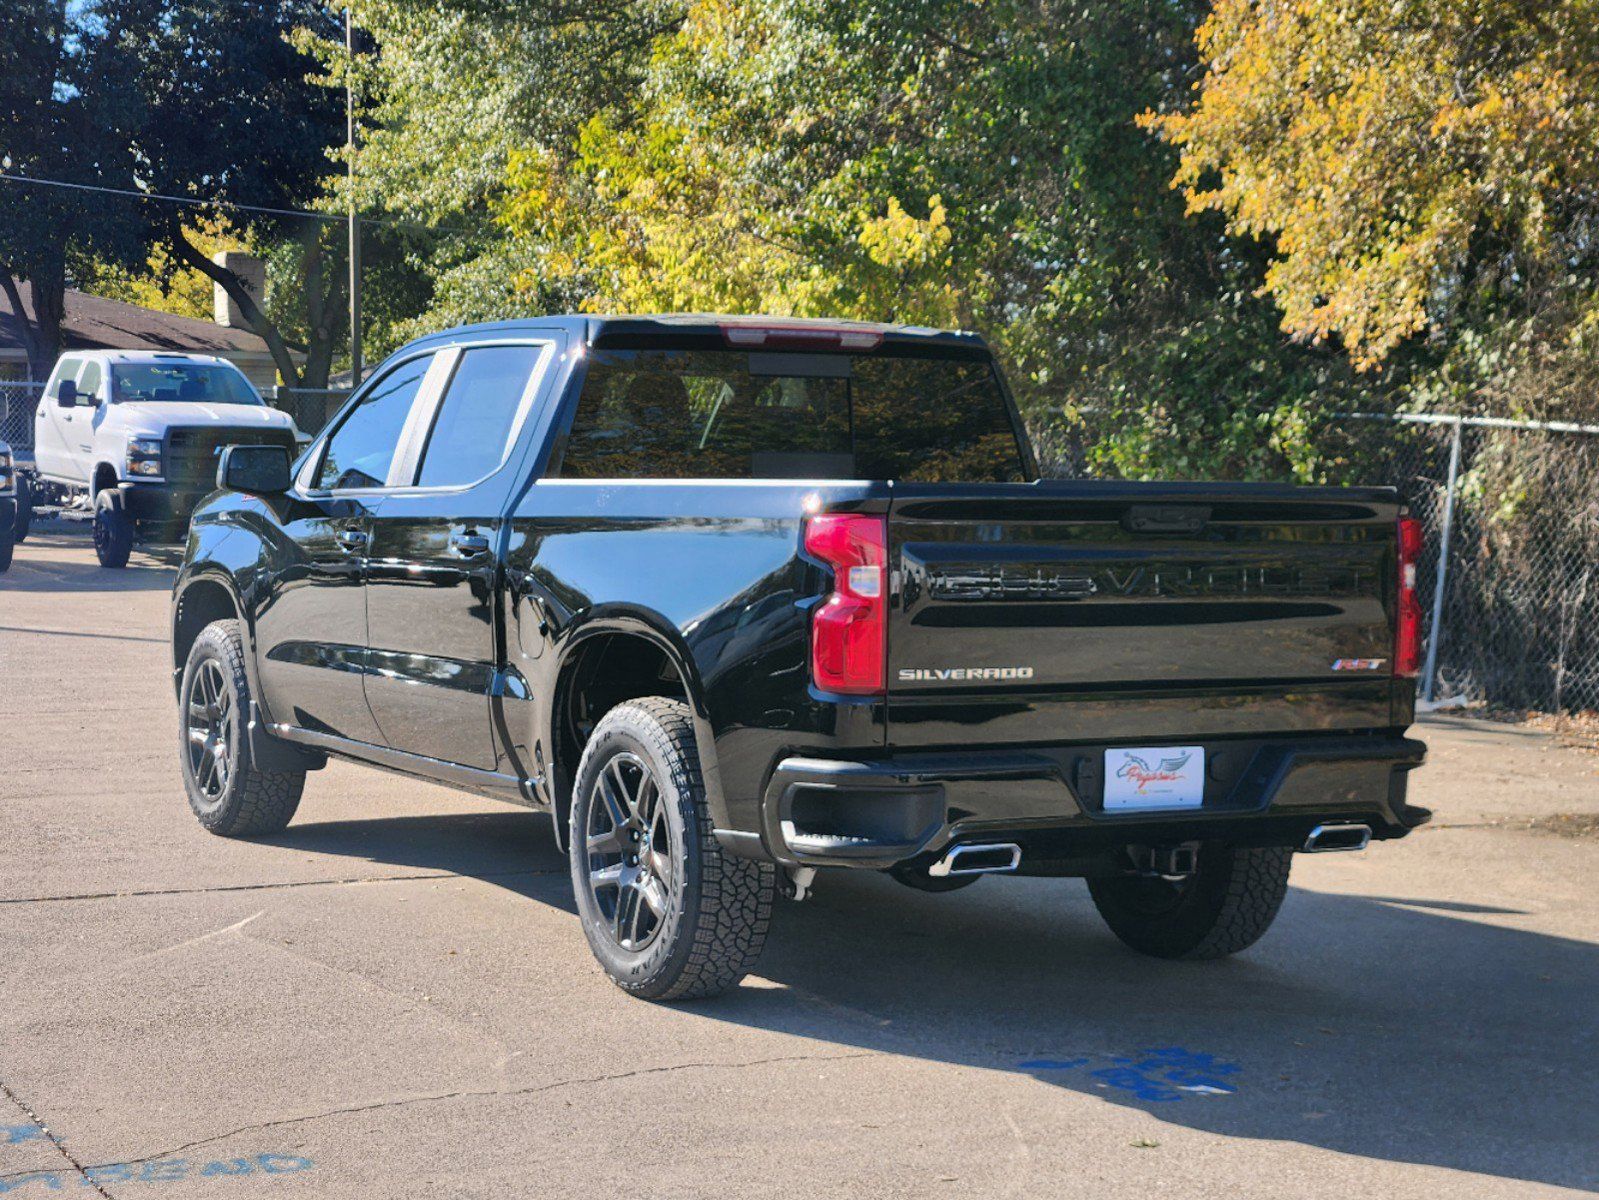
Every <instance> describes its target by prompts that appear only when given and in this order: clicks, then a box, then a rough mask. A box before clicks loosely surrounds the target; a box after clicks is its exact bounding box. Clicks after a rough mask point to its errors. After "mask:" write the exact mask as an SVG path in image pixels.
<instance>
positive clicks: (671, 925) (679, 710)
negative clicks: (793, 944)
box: [570, 696, 776, 1000]
mask: <svg viewBox="0 0 1599 1200" xmlns="http://www.w3.org/2000/svg"><path fill="white" fill-rule="evenodd" d="M570 838H571V840H570V846H571V865H572V888H573V892H574V894H575V896H576V899H577V910H578V915H579V917H580V918H581V919H582V922H583V933H584V935H585V936H586V937H587V938H588V942H589V947H590V948H591V949H592V950H593V951H594V957H595V958H597V959H599V961H600V965H601V966H602V967H604V968H605V971H606V973H607V974H608V975H610V977H611V979H612V980H613V981H615V983H616V984H617V985H618V986H619V987H621V988H622V989H623V990H624V991H627V992H630V993H632V994H633V995H635V996H641V997H644V998H645V999H649V1000H687V999H693V998H696V997H701V996H713V995H716V994H717V993H719V992H722V991H725V990H727V989H728V988H731V987H733V986H735V985H736V984H737V983H738V981H739V980H740V979H742V978H743V977H744V975H745V974H746V973H747V972H748V971H749V970H750V969H751V968H752V967H753V966H754V965H755V960H756V959H757V958H758V957H759V956H760V953H761V947H762V946H763V945H764V943H765V941H766V930H767V925H768V924H769V922H770V921H771V916H772V899H773V893H774V890H775V882H776V873H775V871H774V869H773V867H772V866H771V865H770V864H769V863H757V862H751V861H748V860H746V859H740V858H734V857H732V856H731V855H728V854H726V853H725V852H724V851H723V850H722V848H721V845H720V844H719V843H718V842H717V840H716V838H715V836H714V835H713V834H712V832H711V819H710V814H709V812H708V811H707V810H706V806H705V785H704V782H703V780H702V778H701V775H700V762H699V753H698V751H697V749H696V746H695V741H694V727H693V723H692V722H691V721H690V719H689V713H688V708H687V706H685V705H684V704H683V703H682V702H681V701H678V700H668V699H666V698H664V697H659V696H651V697H647V698H645V699H642V700H630V701H627V702H626V703H623V704H619V705H617V706H616V707H615V708H613V709H611V710H610V712H608V713H606V714H605V716H604V717H603V718H601V720H600V722H599V724H598V725H596V726H595V728H594V733H593V735H592V736H591V737H590V738H589V741H588V745H587V746H585V747H584V749H583V757H582V759H581V760H580V761H579V763H578V768H577V777H576V779H575V780H574V781H573V786H572V820H571V827H570Z"/></svg>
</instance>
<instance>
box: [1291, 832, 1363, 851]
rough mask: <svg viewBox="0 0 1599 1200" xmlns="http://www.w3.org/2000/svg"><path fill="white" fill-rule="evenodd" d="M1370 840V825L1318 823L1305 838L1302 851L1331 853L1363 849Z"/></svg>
mask: <svg viewBox="0 0 1599 1200" xmlns="http://www.w3.org/2000/svg"><path fill="white" fill-rule="evenodd" d="M1370 842H1371V826H1370V825H1318V826H1316V828H1314V829H1312V830H1311V831H1310V836H1309V837H1307V838H1306V839H1305V845H1304V851H1305V853H1306V854H1331V853H1333V852H1334V851H1336V850H1364V849H1365V848H1366V846H1367V845H1368V844H1369V843H1370Z"/></svg>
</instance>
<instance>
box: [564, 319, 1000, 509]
mask: <svg viewBox="0 0 1599 1200" xmlns="http://www.w3.org/2000/svg"><path fill="white" fill-rule="evenodd" d="M559 473H560V475H561V476H563V477H565V478H577V479H625V478H644V479H872V480H907V481H918V482H927V483H945V482H969V483H1019V482H1024V481H1025V480H1026V478H1027V474H1026V468H1025V466H1024V463H1023V458H1022V453H1021V448H1020V445H1019V443H1018V441H1017V436H1016V428H1015V426H1014V424H1013V423H1012V420H1011V412H1010V407H1009V405H1008V404H1007V403H1006V400H1005V395H1004V392H1003V391H1002V390H1001V388H1000V384H999V380H998V377H997V376H996V374H995V371H994V368H993V365H992V363H991V362H990V361H987V360H984V359H964V358H961V359H957V358H938V357H924V356H917V357H911V356H908V355H894V354H892V353H883V354H873V355H849V354H818V353H787V354H783V353H763V352H753V351H751V352H745V351H739V350H681V351H679V350H596V351H593V352H592V353H591V354H590V358H589V365H588V374H587V377H586V379H585V381H584V384H583V389H582V392H581V393H580V395H579V398H578V405H577V412H576V414H575V416H574V418H573V423H572V428H571V430H570V433H569V434H568V436H567V441H566V446H565V450H564V454H563V456H562V460H561V466H560V471H559Z"/></svg>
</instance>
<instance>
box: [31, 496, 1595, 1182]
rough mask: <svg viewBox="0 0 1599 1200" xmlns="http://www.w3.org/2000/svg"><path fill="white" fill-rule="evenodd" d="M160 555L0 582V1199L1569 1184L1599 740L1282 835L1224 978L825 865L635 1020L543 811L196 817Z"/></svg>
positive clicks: (390, 794) (1012, 892)
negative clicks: (735, 948) (762, 950)
mask: <svg viewBox="0 0 1599 1200" xmlns="http://www.w3.org/2000/svg"><path fill="white" fill-rule="evenodd" d="M172 562H173V556H172V555H171V554H170V553H163V554H155V555H153V554H149V553H142V552H141V553H138V554H136V556H135V559H134V563H133V565H132V566H131V567H130V568H129V569H128V570H127V571H123V572H107V571H102V570H100V569H99V568H98V567H96V566H95V565H94V560H93V555H92V552H91V551H90V550H89V548H88V545H87V539H86V538H85V537H84V536H83V534H82V533H81V532H78V531H74V530H68V529H66V528H65V527H62V526H60V525H52V526H47V527H42V528H40V529H39V530H38V532H36V534H35V536H34V537H33V538H31V539H30V540H29V541H28V542H27V543H25V544H24V545H23V546H21V547H19V548H18V551H17V558H16V564H15V566H14V567H13V569H12V571H11V572H10V573H9V574H8V575H6V576H4V577H0V948H3V963H4V966H3V969H0V1088H3V1091H0V1194H3V1195H7V1196H19V1197H45V1196H50V1195H53V1194H56V1193H58V1192H60V1193H67V1192H72V1193H76V1194H86V1195H94V1194H96V1192H99V1193H100V1194H103V1195H106V1196H114V1197H124V1196H126V1197H135V1198H137V1197H146V1196H148V1197H152V1198H156V1200H159V1198H161V1197H167V1196H171V1197H174V1198H177V1197H211V1196H215V1197H219V1198H221V1200H227V1198H229V1197H238V1198H239V1200H249V1198H253V1197H258V1196H259V1197H284V1198H291V1197H292V1198H294V1200H300V1198H307V1197H340V1198H347V1197H356V1196H361V1197H365V1196H374V1197H379V1196H381V1197H388V1196H400V1195H403V1196H407V1197H434V1196H437V1197H521V1196H568V1195H589V1194H596V1193H608V1194H616V1193H621V1194H624V1195H628V1196H634V1197H654V1196H663V1197H667V1196H685V1197H699V1196H704V1197H725V1196H755V1195H762V1196H764V1195H774V1194H782V1195H804V1196H815V1197H825V1196H840V1197H844V1196H850V1197H854V1196H916V1197H922V1196H939V1195H949V1196H968V1195H980V1196H1012V1195H1025V1196H1034V1195H1040V1196H1042V1195H1047V1196H1052V1197H1053V1196H1083V1197H1095V1198H1099V1197H1122V1196H1126V1197H1133V1196H1139V1197H1143V1196H1150V1195H1163V1196H1181V1197H1211V1196H1215V1197H1227V1198H1228V1200H1236V1198H1240V1197H1274V1198H1277V1197H1287V1196H1293V1197H1321V1196H1326V1197H1340V1198H1342V1197H1347V1196H1349V1195H1369V1196H1382V1197H1417V1198H1422V1197H1426V1198H1428V1200H1431V1198H1432V1197H1437V1196H1440V1195H1443V1196H1472V1197H1477V1196H1483V1197H1498V1196H1534V1195H1546V1194H1547V1195H1554V1194H1558V1193H1560V1192H1561V1191H1562V1190H1564V1189H1599V1045H1596V1038H1595V1032H1594V1029H1595V1024H1596V1022H1595V1017H1596V1015H1599V884H1596V880H1599V839H1594V838H1592V837H1588V838H1583V837H1576V838H1572V837H1560V836H1556V835H1554V834H1551V833H1546V832H1540V831H1538V830H1536V829H1527V828H1518V827H1514V826H1518V825H1523V824H1525V823H1526V822H1527V821H1530V820H1532V819H1535V818H1538V817H1542V816H1550V815H1553V814H1582V815H1588V816H1592V815H1594V814H1599V756H1594V755H1591V754H1584V753H1580V752H1578V751H1575V750H1570V749H1565V748H1562V747H1561V746H1559V745H1558V744H1556V743H1555V742H1554V741H1552V740H1551V739H1550V738H1549V737H1548V736H1547V735H1544V734H1542V733H1538V732H1535V731H1531V730H1528V729H1524V728H1520V727H1514V726H1499V725H1490V724H1487V723H1482V722H1475V721H1470V720H1459V719H1457V720H1448V721H1442V720H1441V721H1435V722H1431V723H1429V724H1428V725H1427V726H1426V727H1424V728H1423V730H1422V736H1424V737H1425V738H1426V739H1427V740H1428V741H1429V742H1430V743H1431V744H1432V747H1433V756H1432V763H1431V764H1430V765H1429V766H1428V767H1427V768H1425V769H1424V770H1423V771H1422V772H1420V773H1419V774H1418V775H1417V776H1416V778H1415V799H1416V801H1417V802H1418V803H1421V804H1425V805H1427V806H1429V807H1432V808H1434V809H1436V810H1437V812H1438V818H1437V824H1436V825H1434V826H1433V827H1430V828H1428V829H1426V830H1424V831H1422V832H1421V833H1419V834H1417V835H1416V836H1413V837H1411V838H1409V839H1407V840H1406V841H1404V842H1402V843H1394V844H1389V845H1379V846H1376V847H1374V848H1373V849H1371V850H1369V851H1366V852H1364V853H1361V854H1353V855H1330V856H1321V857H1303V856H1302V857H1301V858H1300V859H1299V860H1298V862H1297V863H1296V866H1295V872H1294V887H1293V889H1292V892H1291V894H1290V897H1289V900H1288V902H1287V905H1286V906H1285V909H1284V911H1283V914H1282V916H1281V918H1280V919H1279V921H1278V923H1277V925H1276V927H1275V928H1274V929H1273V930H1272V932H1271V933H1270V934H1268V935H1267V937H1266V939H1265V940H1264V941H1262V942H1261V943H1260V944H1259V945H1258V946H1257V947H1256V948H1254V949H1253V950H1251V951H1249V952H1247V953H1245V954H1244V955H1242V956H1240V957H1238V958H1236V959H1234V960H1232V961H1229V962H1224V963H1218V964H1199V965H1188V964H1167V963H1160V962H1154V961H1151V960H1146V959H1142V958H1139V957H1137V956H1135V955H1133V954H1132V953H1131V952H1129V951H1127V950H1125V949H1123V948H1122V947H1121V945H1120V944H1119V943H1118V942H1116V941H1115V940H1114V939H1113V938H1112V937H1111V936H1110V934H1109V933H1108V932H1107V931H1106V930H1105V929H1104V928H1103V926H1102V925H1101V923H1100V921H1099V919H1098V917H1097V915H1096V914H1095V912H1094V911H1093V908H1092V906H1091V905H1090V903H1089V901H1088V898H1087V894H1086V891H1085V889H1084V888H1083V886H1082V885H1081V884H1080V883H1078V882H1076V881H1044V880H1027V879H1016V880H1010V879H987V880H984V881H982V882H981V883H980V884H979V885H977V886H976V887H973V888H970V889H968V890H965V891H962V892H959V893H955V894H951V895H945V896H932V895H922V894H919V893H915V892H911V891H909V890H907V889H905V888H902V887H900V886H898V885H896V884H894V883H893V882H892V881H890V880H888V879H886V878H882V877H870V878H858V877H853V876H849V875H838V874H836V873H835V874H831V875H828V874H824V875H823V877H822V878H821V879H820V880H819V881H818V888H817V892H816V896H815V898H814V899H813V900H810V901H807V902H806V903H805V904H803V905H793V904H788V903H784V904H782V905H781V906H780V908H779V912H778V916H777V919H776V921H775V923H774V929H773V932H772V937H771V940H770V942H769V943H768V948H767V953H766V956H765V958H764V959H763V961H762V963H761V966H760V969H759V970H760V974H759V977H757V978H752V979H750V980H749V981H747V982H746V984H745V986H744V987H743V988H741V989H740V990H739V991H738V992H737V994H735V995H732V996H729V997H726V998H723V999H720V1000H715V1001H708V1002H699V1003H694V1004H687V1005H679V1006H654V1005H649V1004H645V1003H641V1002H639V1001H636V1000H631V999H629V998H628V997H626V996H624V995H623V994H622V993H621V992H619V991H618V990H617V989H616V988H614V987H613V986H611V984H610V983H609V982H608V981H607V980H606V979H605V977H604V976H603V974H602V973H601V972H600V970H599V968H598V967H597V966H596V965H595V964H594V962H593V960H592V959H591V957H590V955H589V952H588V949H587V946H586V944H585V943H584V940H583V936H582V933H581V931H580V930H579V928H578V925H577V921H576V919H575V917H574V916H573V915H572V904H571V898H570V893H569V885H568V882H567V879H566V876H565V867H564V862H563V861H562V860H561V858H560V857H559V856H558V855H557V854H556V853H555V851H554V849H553V847H552V843H551V840H550V836H549V831H548V823H547V820H546V819H545V818H544V817H541V816H539V815H537V814H532V813H528V812H524V811H520V810H517V809H513V808H506V807H500V806H497V805H494V804H493V803H492V802H489V801H483V800H478V799H476V798H473V797H470V796H465V795H460V794H455V793H451V792H448V791H445V790H443V789H440V788H436V787H432V786H429V785H426V784H421V783H415V782H411V781H409V780H405V779H401V778H398V777H395V776H388V775H384V774H381V773H377V772H374V771H370V770H365V769H361V768H356V767H351V766H343V765H339V764H333V765H331V766H330V767H329V768H328V769H327V770H325V771H323V772H321V773H318V774H315V775H313V776H311V778H310V781H309V783H308V785H307V788H306V794H305V799H304V801H303V802H302V804H301V807H300V811H299V815H298V817H297V818H296V820H295V823H294V824H293V825H291V826H290V827H289V829H288V830H287V831H286V832H285V833H283V834H281V835H279V836H277V837H273V838H269V839H264V840H261V841H255V842H233V841H225V840H222V839H218V838H215V837H212V836H210V835H209V834H207V833H205V832H204V831H203V830H202V829H201V828H200V826H199V825H198V824H197V823H196V822H195V821H194V819H193V817H192V816H191V815H190V813H189V811H188V808H187V806H186V805H185V803H184V799H183V793H182V789H181V786H180V784H179V782H178V774H177V759H176V748H177V725H176V712H175V705H174V703H173V699H172V694H171V689H170V685H169V679H168V673H167V661H168V657H167V656H168V651H167V646H166V619H167V604H168V589H169V587H170V585H171V578H172V571H171V566H172Z"/></svg>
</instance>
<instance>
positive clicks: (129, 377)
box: [111, 362, 262, 405]
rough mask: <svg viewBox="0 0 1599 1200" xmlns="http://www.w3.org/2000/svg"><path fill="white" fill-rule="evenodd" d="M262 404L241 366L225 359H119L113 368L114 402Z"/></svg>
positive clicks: (112, 388) (112, 387)
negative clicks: (172, 360) (213, 361)
mask: <svg viewBox="0 0 1599 1200" xmlns="http://www.w3.org/2000/svg"><path fill="white" fill-rule="evenodd" d="M176 401H187V402H197V403H201V404H257V405H259V404H261V403H262V400H261V397H260V396H258V395H256V392H255V389H254V388H253V387H251V386H250V381H249V380H248V379H246V378H245V377H244V376H243V375H242V374H240V372H239V371H238V369H237V368H235V367H230V366H225V365H223V364H221V363H196V362H152V363H117V364H115V365H114V366H112V368H111V402H112V403H113V404H127V403H134V402H138V403H146V404H152V403H153V404H169V403H173V402H176Z"/></svg>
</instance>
